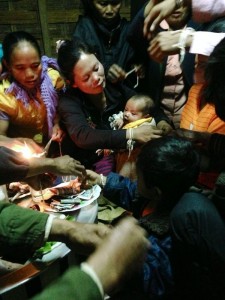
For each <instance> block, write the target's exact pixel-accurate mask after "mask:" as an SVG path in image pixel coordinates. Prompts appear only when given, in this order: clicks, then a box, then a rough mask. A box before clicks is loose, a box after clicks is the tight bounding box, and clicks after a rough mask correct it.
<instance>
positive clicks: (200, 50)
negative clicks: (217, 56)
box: [189, 31, 225, 56]
mask: <svg viewBox="0 0 225 300" xmlns="http://www.w3.org/2000/svg"><path fill="white" fill-rule="evenodd" d="M224 37H225V33H216V32H208V31H196V32H195V33H194V35H193V40H192V44H191V47H190V50H189V52H190V53H195V54H202V55H206V56H209V55H210V54H211V52H212V51H213V49H214V47H215V46H216V45H217V44H218V43H219V42H220V41H221V40H222V39H223V38H224Z"/></svg>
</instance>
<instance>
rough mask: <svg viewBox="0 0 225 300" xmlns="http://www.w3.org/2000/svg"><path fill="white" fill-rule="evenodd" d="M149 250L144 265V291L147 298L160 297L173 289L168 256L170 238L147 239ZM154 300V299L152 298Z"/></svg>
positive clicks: (151, 236)
mask: <svg viewBox="0 0 225 300" xmlns="http://www.w3.org/2000/svg"><path fill="white" fill-rule="evenodd" d="M148 240H149V241H150V242H151V249H150V250H149V251H148V255H147V257H146V260H145V263H144V268H143V269H144V270H143V272H144V275H143V276H144V277H143V280H144V291H145V292H146V293H147V294H148V296H150V295H151V296H155V297H158V298H159V299H160V297H162V296H164V295H165V294H168V293H169V292H171V291H172V289H173V276H172V269H171V263H170V260H169V255H170V251H171V237H170V236H166V237H164V238H157V237H155V236H153V235H150V236H149V237H148ZM154 299H155V298H154Z"/></svg>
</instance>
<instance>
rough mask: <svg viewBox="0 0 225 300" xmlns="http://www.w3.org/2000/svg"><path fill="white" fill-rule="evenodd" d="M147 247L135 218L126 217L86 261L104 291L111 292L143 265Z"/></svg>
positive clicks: (143, 234)
mask: <svg viewBox="0 0 225 300" xmlns="http://www.w3.org/2000/svg"><path fill="white" fill-rule="evenodd" d="M149 247H150V243H149V241H148V240H147V239H146V232H145V231H144V230H143V229H142V228H141V227H140V226H139V225H138V224H137V221H136V220H135V219H134V218H132V217H127V218H124V219H122V221H120V222H119V223H118V224H117V226H116V227H115V228H114V229H113V230H112V231H111V233H110V234H109V235H108V236H107V237H106V238H105V240H104V241H103V242H102V244H101V245H100V246H99V248H98V249H97V250H96V251H95V252H94V253H93V254H92V255H91V256H90V257H89V258H88V259H87V263H88V265H90V266H91V267H92V268H93V269H94V271H95V272H96V274H97V276H98V278H99V279H100V281H101V283H102V286H103V290H104V291H105V292H106V293H109V294H110V292H111V291H113V290H114V289H115V288H117V287H118V285H120V284H121V282H122V281H123V280H124V279H126V278H128V277H130V276H131V275H133V274H134V272H135V271H136V270H138V269H139V268H140V267H141V266H142V263H143V262H144V258H145V255H146V252H147V250H148V249H149ZM109 270H110V272H109Z"/></svg>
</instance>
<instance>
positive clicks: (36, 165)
mask: <svg viewBox="0 0 225 300" xmlns="http://www.w3.org/2000/svg"><path fill="white" fill-rule="evenodd" d="M42 173H53V174H55V175H75V176H78V177H82V176H84V175H85V167H84V166H83V165H81V163H80V162H79V161H78V160H75V159H73V158H72V157H70V156H69V155H64V156H59V157H55V158H46V157H38V158H36V157H33V158H31V159H29V171H28V173H27V177H31V176H35V175H38V174H42Z"/></svg>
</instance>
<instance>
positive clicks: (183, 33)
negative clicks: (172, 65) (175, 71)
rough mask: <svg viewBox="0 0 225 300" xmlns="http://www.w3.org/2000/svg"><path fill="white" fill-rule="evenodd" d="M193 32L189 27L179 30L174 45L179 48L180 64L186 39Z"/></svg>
mask: <svg viewBox="0 0 225 300" xmlns="http://www.w3.org/2000/svg"><path fill="white" fill-rule="evenodd" d="M193 34H194V29H193V28H191V27H187V28H185V29H183V30H182V31H181V34H180V38H179V42H178V44H175V45H174V47H178V48H179V49H180V64H181V63H182V62H183V60H184V55H185V46H186V41H187V38H188V36H189V35H193Z"/></svg>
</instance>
